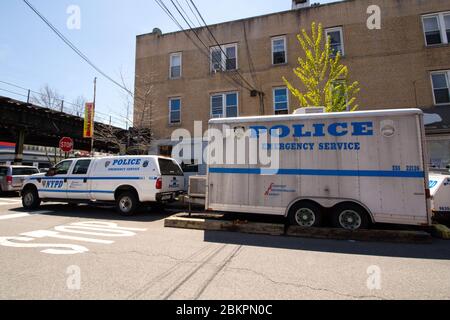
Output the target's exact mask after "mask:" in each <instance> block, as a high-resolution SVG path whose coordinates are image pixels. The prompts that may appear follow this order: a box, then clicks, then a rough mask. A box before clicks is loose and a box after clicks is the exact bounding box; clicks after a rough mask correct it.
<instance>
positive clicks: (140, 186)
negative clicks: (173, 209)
mask: <svg viewBox="0 0 450 320" xmlns="http://www.w3.org/2000/svg"><path fill="white" fill-rule="evenodd" d="M183 192H184V174H183V171H182V170H181V167H180V165H179V164H178V163H177V162H176V161H175V160H173V159H170V158H164V157H157V156H127V157H104V158H80V159H69V160H64V161H62V162H60V163H59V164H57V165H56V166H55V167H54V168H51V169H50V170H49V171H48V172H47V174H42V173H41V174H38V175H35V176H33V177H29V179H27V180H26V181H25V183H24V187H23V191H22V203H23V206H24V207H25V208H27V209H36V208H37V207H39V205H40V203H41V202H46V201H54V202H67V203H115V204H116V207H117V211H118V212H119V213H120V214H122V215H125V216H129V215H132V214H133V213H134V212H135V211H136V209H137V208H138V207H139V205H140V204H141V203H166V202H172V201H175V199H176V197H177V196H178V195H180V194H181V193H183Z"/></svg>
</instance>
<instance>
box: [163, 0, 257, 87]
mask: <svg viewBox="0 0 450 320" xmlns="http://www.w3.org/2000/svg"><path fill="white" fill-rule="evenodd" d="M170 1H171V2H172V4H173V6H174V7H175V9H176V10H177V11H178V13H179V14H180V16H181V17H182V18H183V19H184V21H185V22H186V24H187V25H188V27H189V28H190V29H191V30H192V32H194V34H195V35H196V37H197V38H198V39H199V40H200V42H202V43H203V45H204V46H205V47H206V48H207V50H208V51H209V47H208V46H207V45H205V44H204V42H203V41H202V40H201V39H200V36H199V35H198V33H197V32H196V31H195V30H194V29H193V28H192V27H191V26H190V24H189V23H188V22H187V21H186V19H185V18H184V16H183V14H182V13H181V12H180V10H179V9H178V7H177V6H176V5H175V3H174V0H170ZM175 1H177V0H175ZM177 3H178V4H179V2H178V1H177ZM194 7H195V5H194ZM181 10H182V11H183V12H185V11H184V10H183V8H181ZM200 17H201V16H200ZM201 18H202V17H201ZM202 19H203V18H202ZM203 21H204V20H203ZM200 27H202V26H201V24H200ZM210 34H211V35H212V36H213V39H214V40H215V42H216V44H217V45H218V47H219V48H220V50H221V51H222V53H223V54H224V55H225V58H226V59H229V58H228V55H227V54H226V52H225V51H224V50H223V49H222V47H221V46H220V44H219V43H218V41H217V40H216V38H215V37H214V35H213V34H212V32H210ZM221 60H222V59H221ZM221 60H220V61H219V62H222V61H221ZM215 62H218V61H215ZM235 72H236V74H238V75H239V76H240V77H241V78H242V80H244V82H245V83H246V84H247V85H248V86H249V88H247V90H249V91H252V90H254V88H253V86H252V85H251V84H250V83H249V82H247V80H245V78H244V77H242V75H241V74H240V73H239V71H238V70H236V71H235ZM236 81H239V80H236Z"/></svg>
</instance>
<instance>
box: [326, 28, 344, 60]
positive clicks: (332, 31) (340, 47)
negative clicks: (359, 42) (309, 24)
mask: <svg viewBox="0 0 450 320" xmlns="http://www.w3.org/2000/svg"><path fill="white" fill-rule="evenodd" d="M325 36H326V37H327V39H328V38H330V48H331V55H332V57H335V56H336V54H337V53H338V52H339V53H340V54H341V57H343V56H344V53H345V52H344V36H343V32H342V28H341V27H337V28H329V29H326V30H325Z"/></svg>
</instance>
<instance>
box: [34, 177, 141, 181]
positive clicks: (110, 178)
mask: <svg viewBox="0 0 450 320" xmlns="http://www.w3.org/2000/svg"><path fill="white" fill-rule="evenodd" d="M38 179H42V180H63V179H67V180H85V179H86V180H145V177H64V176H63V177H61V176H55V177H31V178H30V180H38Z"/></svg>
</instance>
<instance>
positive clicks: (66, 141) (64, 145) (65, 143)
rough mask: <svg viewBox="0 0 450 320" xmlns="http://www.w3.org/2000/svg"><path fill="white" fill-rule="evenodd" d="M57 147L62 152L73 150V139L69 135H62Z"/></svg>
mask: <svg viewBox="0 0 450 320" xmlns="http://www.w3.org/2000/svg"><path fill="white" fill-rule="evenodd" d="M59 148H60V149H61V150H62V151H63V152H72V151H73V140H72V138H69V137H64V138H62V139H61V140H60V141H59Z"/></svg>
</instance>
